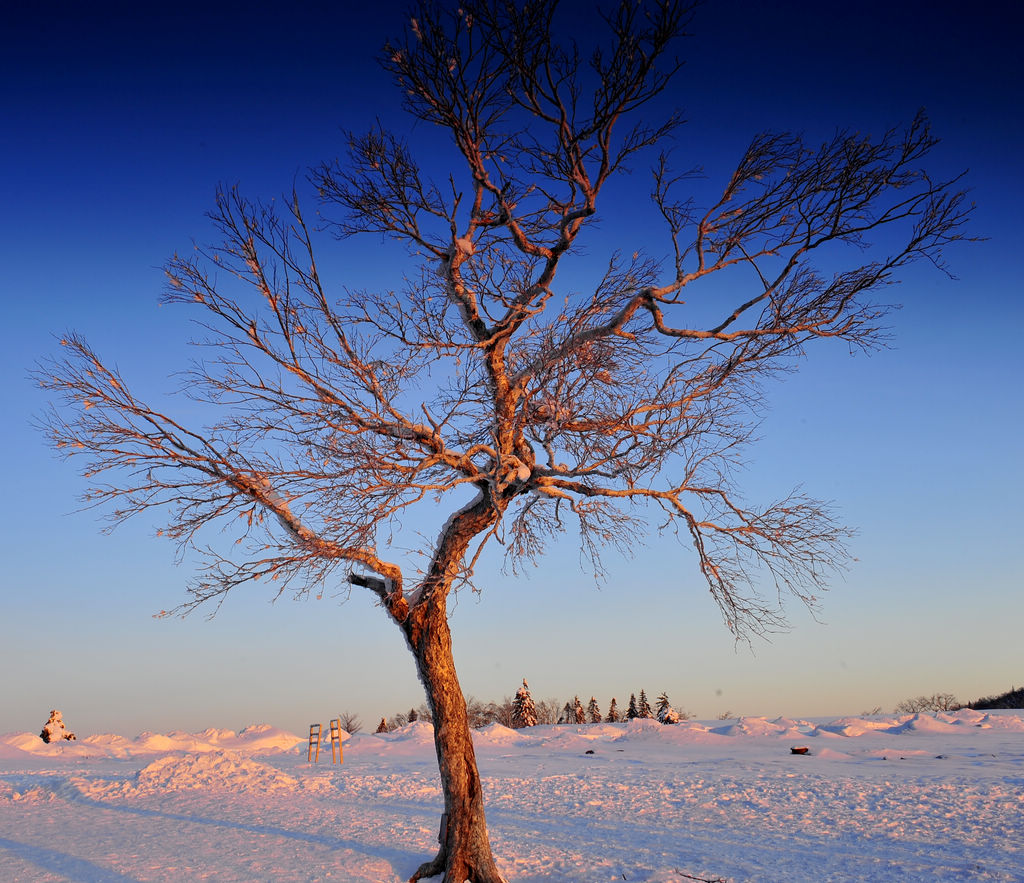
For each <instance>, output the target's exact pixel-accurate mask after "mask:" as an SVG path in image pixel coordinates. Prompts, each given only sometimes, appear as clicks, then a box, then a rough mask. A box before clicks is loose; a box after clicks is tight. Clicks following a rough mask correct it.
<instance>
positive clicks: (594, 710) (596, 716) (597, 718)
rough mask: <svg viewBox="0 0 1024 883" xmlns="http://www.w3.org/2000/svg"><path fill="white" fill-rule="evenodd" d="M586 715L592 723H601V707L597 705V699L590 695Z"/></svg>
mask: <svg viewBox="0 0 1024 883" xmlns="http://www.w3.org/2000/svg"><path fill="white" fill-rule="evenodd" d="M587 717H589V718H590V722H591V723H592V724H599V723H601V709H600V708H598V707H597V700H596V699H595V698H594V697H593V696H591V697H590V702H588V703H587Z"/></svg>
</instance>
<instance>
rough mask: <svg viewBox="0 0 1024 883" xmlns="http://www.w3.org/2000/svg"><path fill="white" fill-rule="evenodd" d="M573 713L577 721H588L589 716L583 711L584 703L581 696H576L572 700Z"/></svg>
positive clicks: (583, 722)
mask: <svg viewBox="0 0 1024 883" xmlns="http://www.w3.org/2000/svg"><path fill="white" fill-rule="evenodd" d="M572 714H573V718H574V719H575V721H576V723H578V724H585V723H586V722H587V716H586V714H585V713H584V711H583V704H582V703H581V702H580V697H579V696H575V697H574V698H573V702H572Z"/></svg>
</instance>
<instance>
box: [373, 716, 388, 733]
mask: <svg viewBox="0 0 1024 883" xmlns="http://www.w3.org/2000/svg"><path fill="white" fill-rule="evenodd" d="M387 731H388V721H387V718H383V717H382V718H381V719H380V723H379V724H377V729H376V732H378V733H386V732H387Z"/></svg>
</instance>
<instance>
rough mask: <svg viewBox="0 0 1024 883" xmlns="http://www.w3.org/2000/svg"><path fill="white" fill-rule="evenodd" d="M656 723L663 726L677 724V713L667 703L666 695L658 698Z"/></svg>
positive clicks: (663, 694) (670, 704) (669, 703)
mask: <svg viewBox="0 0 1024 883" xmlns="http://www.w3.org/2000/svg"><path fill="white" fill-rule="evenodd" d="M658 721H659V722H660V723H663V724H677V723H679V712H677V711H676V710H675V709H674V708H673V707H672V703H671V702H669V701H668V693H662V694H661V695H660V696H659V697H658Z"/></svg>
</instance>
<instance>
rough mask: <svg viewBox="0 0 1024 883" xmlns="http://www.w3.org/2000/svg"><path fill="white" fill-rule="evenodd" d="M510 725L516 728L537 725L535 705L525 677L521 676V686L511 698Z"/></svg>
mask: <svg viewBox="0 0 1024 883" xmlns="http://www.w3.org/2000/svg"><path fill="white" fill-rule="evenodd" d="M512 726H513V727H514V728H515V729H517V730H520V729H522V728H523V727H535V726H537V707H536V706H535V705H534V704H533V697H532V696H531V695H530V686H529V684H527V683H526V678H523V686H521V687H520V688H519V689H518V690H516V698H515V699H513V700H512Z"/></svg>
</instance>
